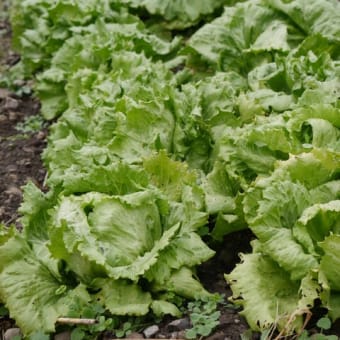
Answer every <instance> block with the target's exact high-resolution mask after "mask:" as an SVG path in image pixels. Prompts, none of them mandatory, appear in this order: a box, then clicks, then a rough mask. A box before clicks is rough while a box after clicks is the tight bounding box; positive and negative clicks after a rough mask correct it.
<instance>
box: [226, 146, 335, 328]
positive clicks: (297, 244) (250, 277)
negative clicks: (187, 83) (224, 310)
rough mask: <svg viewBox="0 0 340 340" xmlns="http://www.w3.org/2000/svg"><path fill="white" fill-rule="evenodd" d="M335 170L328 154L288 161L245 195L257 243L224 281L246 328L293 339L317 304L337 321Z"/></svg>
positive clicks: (314, 153) (316, 153)
mask: <svg viewBox="0 0 340 340" xmlns="http://www.w3.org/2000/svg"><path fill="white" fill-rule="evenodd" d="M339 165H340V158H339V153H337V152H332V151H326V150H320V149H319V150H317V149H315V150H314V151H312V152H311V153H303V154H301V155H298V156H291V157H290V159H289V160H287V161H282V162H279V163H278V164H277V166H276V169H275V171H274V172H273V174H272V175H271V176H269V177H263V178H261V177H259V178H258V179H257V180H256V181H255V182H254V184H253V185H252V186H251V187H250V188H249V190H248V192H247V193H246V195H245V199H244V212H245V219H246V221H247V222H248V224H249V227H250V229H251V230H252V231H253V232H254V234H255V235H256V236H257V238H258V239H257V240H256V241H254V242H253V253H252V254H242V256H241V259H242V262H241V264H239V265H237V266H236V268H235V269H234V270H233V271H232V272H231V273H230V274H229V275H226V279H227V280H228V282H229V283H230V284H231V288H232V291H233V301H234V302H235V303H236V304H239V305H241V306H242V307H243V311H242V314H243V315H244V316H245V317H246V318H247V321H248V323H249V325H250V326H251V328H253V329H256V330H264V329H266V328H270V327H272V326H273V325H275V326H278V327H279V328H280V329H283V330H284V332H286V333H288V334H290V333H291V332H292V331H293V330H294V329H299V327H302V316H303V314H305V313H308V311H309V310H310V309H311V308H312V307H313V305H314V301H315V300H317V299H318V300H320V301H321V305H322V306H323V307H325V308H327V309H328V312H329V316H330V317H331V318H332V319H333V320H335V319H337V318H339V316H340V304H339V301H340V300H339V285H338V282H339V273H338V271H337V268H338V267H339V254H340V243H339V242H340V229H339V228H340V226H339V221H340V200H339V198H340V186H339V185H340V182H339Z"/></svg>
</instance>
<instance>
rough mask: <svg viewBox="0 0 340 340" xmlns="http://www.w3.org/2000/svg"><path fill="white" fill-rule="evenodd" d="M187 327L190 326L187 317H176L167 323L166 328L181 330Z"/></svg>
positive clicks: (170, 330)
mask: <svg viewBox="0 0 340 340" xmlns="http://www.w3.org/2000/svg"><path fill="white" fill-rule="evenodd" d="M188 328H190V320H189V319H188V318H182V319H177V320H174V321H171V322H170V323H169V324H168V325H167V329H168V331H169V332H174V331H182V330H183V329H188Z"/></svg>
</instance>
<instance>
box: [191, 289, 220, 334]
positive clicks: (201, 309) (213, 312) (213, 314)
mask: <svg viewBox="0 0 340 340" xmlns="http://www.w3.org/2000/svg"><path fill="white" fill-rule="evenodd" d="M222 302H223V297H221V296H219V295H215V296H210V297H207V298H203V299H202V300H196V301H194V302H189V304H188V312H189V316H190V321H191V324H192V327H191V328H190V329H188V330H187V331H186V332H185V337H186V338H187V339H197V338H198V337H201V336H208V335H209V334H211V332H212V331H213V330H214V328H215V327H216V326H217V325H218V324H219V318H220V315H221V313H220V311H219V310H217V307H218V305H219V304H220V303H222Z"/></svg>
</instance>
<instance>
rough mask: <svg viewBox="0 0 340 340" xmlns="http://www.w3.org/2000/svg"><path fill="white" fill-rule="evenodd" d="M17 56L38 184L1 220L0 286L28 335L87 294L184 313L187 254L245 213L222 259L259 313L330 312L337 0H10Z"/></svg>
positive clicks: (335, 239) (117, 306)
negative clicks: (39, 165)
mask: <svg viewBox="0 0 340 340" xmlns="http://www.w3.org/2000/svg"><path fill="white" fill-rule="evenodd" d="M11 20H12V26H13V31H14V43H15V46H16V48H17V50H18V51H19V52H20V53H21V55H22V60H21V63H20V64H18V65H17V66H16V70H14V72H20V73H24V74H25V75H26V76H28V77H32V75H33V74H34V75H35V78H36V86H35V91H36V93H37V95H38V97H39V98H40V100H41V103H42V114H43V115H44V117H45V118H46V119H55V123H54V124H53V125H52V128H51V130H50V134H49V141H48V146H47V148H46V150H45V151H44V155H43V158H44V162H45V165H46V168H47V170H48V177H47V180H46V181H47V184H48V186H49V188H50V189H49V192H48V193H42V192H41V191H40V190H39V189H38V188H36V187H35V186H34V185H33V184H28V185H27V186H26V187H25V189H24V202H23V204H22V207H21V213H22V214H23V217H22V224H23V227H24V228H23V232H22V233H18V232H16V231H15V229H14V228H10V229H7V228H5V227H3V228H2V230H1V232H0V300H1V301H2V302H4V303H5V304H6V306H7V307H8V309H9V311H10V313H11V316H12V317H14V318H15V319H16V321H17V323H18V325H19V326H20V327H21V329H22V330H23V331H24V333H25V334H31V333H34V332H35V331H37V330H43V331H44V332H53V331H54V329H55V323H56V320H57V318H58V317H60V316H77V317H79V316H83V315H84V310H86V308H87V306H88V305H89V304H91V303H93V302H94V301H96V303H97V302H99V303H100V304H102V306H103V307H104V308H105V309H107V310H109V311H110V312H111V313H112V314H114V315H145V314H147V313H149V312H150V311H152V312H153V313H154V314H156V315H163V314H172V315H175V316H178V315H180V311H179V309H178V308H177V306H176V298H175V297H176V296H177V295H179V296H183V297H186V298H200V297H202V296H205V295H207V294H209V293H208V292H207V291H206V290H205V289H204V288H203V287H202V286H201V284H200V283H199V282H198V280H197V278H196V276H195V267H196V266H197V265H199V264H201V263H203V262H204V261H206V260H208V259H209V258H211V257H212V256H213V255H214V252H213V251H212V250H211V249H209V247H208V246H207V245H206V244H205V243H204V242H203V241H202V239H201V237H200V236H199V235H200V234H201V233H202V231H203V230H205V229H206V227H207V226H209V228H210V235H211V237H213V238H214V239H215V240H217V241H220V240H222V239H223V237H224V236H225V235H226V234H228V233H231V232H234V231H237V230H243V229H247V228H250V229H251V230H252V232H253V233H254V234H255V235H256V237H257V239H256V241H254V242H253V243H252V248H253V251H252V253H250V254H243V255H242V258H241V263H240V264H238V265H237V266H236V268H235V269H234V270H233V271H232V272H231V273H230V274H227V275H226V280H227V281H228V283H229V284H230V285H231V288H232V291H233V301H234V302H235V303H236V304H239V305H241V306H242V307H243V311H242V314H243V315H244V316H245V317H246V319H247V321H248V323H249V325H250V326H251V328H253V329H255V330H263V329H266V328H268V327H272V325H276V326H278V327H279V328H280V329H284V330H285V331H286V333H290V332H292V331H294V330H297V329H299V327H301V326H302V323H303V318H304V315H305V314H306V313H308V312H309V310H310V309H311V308H312V307H313V305H314V303H315V301H320V303H321V306H322V307H325V308H327V309H328V312H329V316H330V317H331V318H332V319H333V320H335V319H337V318H338V317H340V284H339V282H340V272H339V270H338V268H339V266H340V224H339V223H340V179H339V174H340V131H339V129H340V110H339V98H340V60H339V56H340V25H339V22H340V7H339V2H338V1H336V0H334V1H333V0H327V1H325V0H315V1H312V2H311V1H308V0H292V1H283V0H255V1H254V0H249V1H245V2H235V1H233V2H231V1H226V0H220V1H214V0H211V1H207V0H205V1H204V0H200V1H195V2H192V1H189V0H182V1H170V0H168V1H166V0H164V1H156V0H144V1H134V0H100V1H99V0H91V1H86V2H84V1H83V2H75V1H71V0H57V1H54V0H53V1H52V0H36V1H31V0H24V1H19V0H18V1H16V0H14V1H13V2H12V18H11Z"/></svg>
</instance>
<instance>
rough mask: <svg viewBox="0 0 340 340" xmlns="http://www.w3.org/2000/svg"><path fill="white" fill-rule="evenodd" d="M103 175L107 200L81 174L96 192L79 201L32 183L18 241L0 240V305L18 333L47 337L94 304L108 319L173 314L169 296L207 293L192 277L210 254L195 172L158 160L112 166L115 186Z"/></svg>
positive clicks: (8, 235)
mask: <svg viewBox="0 0 340 340" xmlns="http://www.w3.org/2000/svg"><path fill="white" fill-rule="evenodd" d="M105 167H106V168H105ZM102 168H103V169H102V173H106V175H107V177H104V176H102V178H103V180H106V181H107V180H110V181H111V182H110V183H109V182H106V185H107V189H106V190H104V192H100V191H98V190H99V189H100V187H103V186H102V185H100V184H99V183H98V180H100V179H99V178H98V177H91V176H88V178H87V179H86V178H85V174H83V175H84V176H83V179H84V181H85V182H86V180H87V181H88V182H87V184H88V183H89V182H91V183H92V184H93V191H91V192H86V193H83V194H80V193H70V192H68V193H66V192H67V191H66V190H65V191H64V192H63V191H60V190H59V191H58V189H55V190H54V191H51V192H50V193H47V194H43V193H42V192H40V191H39V190H38V189H37V188H36V187H35V186H34V185H33V184H29V185H28V186H26V188H25V195H24V203H23V205H22V207H21V212H22V213H23V219H22V222H23V225H24V230H23V233H18V232H15V231H14V230H13V229H10V230H9V231H8V232H5V231H4V229H3V230H2V232H1V234H0V237H1V245H0V258H1V261H0V262H1V266H0V278H1V279H0V282H1V283H0V299H1V301H3V302H4V303H5V304H6V306H7V308H8V309H9V312H10V315H11V316H12V317H13V318H15V320H16V321H17V323H18V325H19V327H20V328H21V329H22V331H23V332H24V333H25V334H31V333H34V332H35V331H37V330H42V331H44V332H52V331H54V327H55V326H54V325H55V322H56V320H57V318H58V317H61V316H68V315H69V314H70V313H71V312H72V313H73V314H72V315H74V313H75V311H74V307H73V306H74V305H76V306H78V313H79V314H78V315H80V316H81V311H82V310H83V309H84V308H85V307H86V306H87V305H88V304H89V303H91V301H97V302H98V303H100V304H101V305H102V306H103V307H104V308H105V309H107V310H108V311H109V312H111V313H112V314H113V315H144V314H147V313H148V312H149V311H153V313H155V314H156V315H163V314H166V313H170V314H172V315H177V316H178V315H179V314H180V312H179V310H178V309H177V307H176V306H175V305H174V304H173V303H172V302H171V301H172V298H171V299H170V300H168V296H172V297H173V295H174V294H177V295H180V296H184V297H186V298H199V297H202V296H207V295H209V293H208V292H207V291H205V290H204V288H203V287H202V286H201V285H200V283H199V282H198V281H197V280H196V279H195V277H194V267H195V266H196V265H198V264H200V263H202V262H203V261H206V260H207V259H208V258H210V257H211V256H212V255H213V253H214V252H213V251H212V250H210V249H209V248H208V247H207V246H206V245H205V244H204V243H203V241H202V240H201V238H200V237H199V235H198V234H197V231H198V229H199V228H201V227H203V226H205V224H206V222H207V215H206V213H205V212H204V211H202V208H203V206H204V203H203V195H202V191H201V190H200V189H199V188H198V187H197V185H196V176H195V174H194V173H192V172H190V171H189V170H188V169H187V168H186V167H185V165H184V164H182V163H177V162H174V161H172V160H171V159H169V158H168V157H167V156H166V154H165V152H161V153H160V154H158V155H155V156H153V157H151V158H148V159H145V161H144V165H143V166H142V167H141V168H140V169H137V170H134V169H133V168H131V169H130V172H128V173H127V172H126V170H127V168H128V166H127V165H126V166H123V165H121V167H120V168H119V167H118V166H117V168H115V169H120V170H121V172H122V173H121V174H120V176H119V177H118V178H117V177H116V175H117V173H115V172H111V176H109V175H110V171H111V170H112V168H110V167H109V166H105V165H103V166H102ZM115 171H117V170H115ZM96 190H97V191H96ZM68 191H70V190H68ZM71 307H72V308H71ZM71 309H72V310H71Z"/></svg>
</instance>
